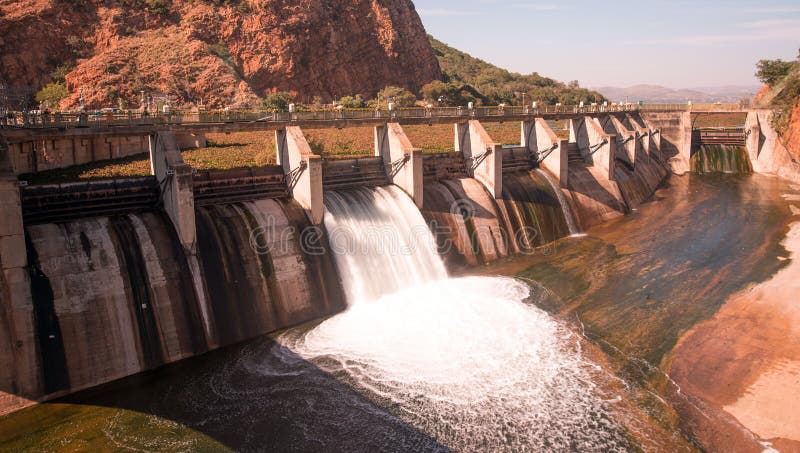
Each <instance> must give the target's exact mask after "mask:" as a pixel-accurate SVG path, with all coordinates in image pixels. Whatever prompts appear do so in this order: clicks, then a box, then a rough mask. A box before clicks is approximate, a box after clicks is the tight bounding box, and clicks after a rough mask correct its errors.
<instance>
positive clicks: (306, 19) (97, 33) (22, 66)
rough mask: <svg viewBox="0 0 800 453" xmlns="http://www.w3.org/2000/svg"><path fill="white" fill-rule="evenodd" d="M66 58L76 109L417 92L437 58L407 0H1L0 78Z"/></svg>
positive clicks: (46, 71) (33, 77) (37, 84)
mask: <svg viewBox="0 0 800 453" xmlns="http://www.w3.org/2000/svg"><path fill="white" fill-rule="evenodd" d="M64 66H66V67H67V68H68V69H67V71H66V77H65V79H66V85H67V87H68V89H69V91H70V95H69V97H68V98H66V99H65V100H64V101H62V105H61V107H62V108H71V107H75V106H76V105H77V104H78V99H79V97H80V92H81V90H83V97H84V99H85V100H86V103H87V105H88V106H89V107H101V106H102V107H107V106H116V105H117V103H118V102H119V100H120V99H121V100H122V101H124V102H126V103H127V104H128V105H129V106H138V104H139V102H138V101H139V99H140V97H141V95H140V92H141V91H147V92H149V93H162V94H165V95H170V96H172V97H174V98H175V99H176V100H177V101H178V102H179V103H191V104H198V103H200V102H201V101H202V102H203V103H204V104H205V105H206V106H222V105H231V104H234V105H240V106H244V105H254V104H256V103H257V101H258V99H259V98H261V97H264V96H265V95H266V94H268V93H270V92H274V91H292V92H294V93H295V94H296V95H297V97H298V100H299V101H301V102H309V101H311V100H312V98H313V97H314V96H320V97H321V98H322V99H323V100H329V99H331V98H333V97H335V96H343V95H349V94H359V93H360V94H363V95H372V94H374V93H375V92H376V91H378V90H380V89H381V88H383V87H385V86H387V85H396V86H401V87H405V88H409V89H411V90H414V91H417V90H419V88H420V87H421V86H422V85H424V84H426V83H428V82H430V81H431V80H434V79H438V78H439V77H440V76H441V74H440V70H439V64H438V62H437V59H436V56H435V55H434V53H433V51H432V49H431V45H430V43H429V42H428V39H427V37H426V34H425V30H424V28H423V25H422V22H421V20H420V18H419V16H418V14H417V12H416V10H415V9H414V5H413V4H412V2H411V1H410V0H327V1H316V0H194V1H192V0H84V1H66V0H16V1H12V0H0V83H3V82H4V83H6V84H9V85H15V86H20V85H30V86H33V87H34V88H36V89H39V88H41V87H43V86H44V85H46V84H47V83H49V82H51V80H52V77H53V76H52V73H53V72H54V70H55V69H56V68H59V67H64Z"/></svg>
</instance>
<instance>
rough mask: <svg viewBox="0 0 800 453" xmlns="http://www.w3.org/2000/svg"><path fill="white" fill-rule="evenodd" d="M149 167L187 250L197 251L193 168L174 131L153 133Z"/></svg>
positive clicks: (190, 252) (166, 208)
mask: <svg viewBox="0 0 800 453" xmlns="http://www.w3.org/2000/svg"><path fill="white" fill-rule="evenodd" d="M150 168H151V170H152V173H153V175H154V176H155V177H156V180H157V181H158V185H159V187H161V198H162V200H163V201H164V210H165V211H166V212H167V215H168V216H169V218H170V220H172V224H173V226H174V227H175V231H177V233H178V237H179V238H180V241H181V244H182V245H183V248H184V250H186V252H187V253H188V254H189V255H195V254H196V253H197V230H196V226H195V213H194V190H193V180H192V168H191V167H190V166H189V165H187V164H186V163H184V161H183V156H181V151H180V149H179V148H178V141H177V138H176V137H175V134H173V133H172V132H159V133H157V134H155V135H153V136H151V137H150Z"/></svg>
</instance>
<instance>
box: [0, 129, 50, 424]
mask: <svg viewBox="0 0 800 453" xmlns="http://www.w3.org/2000/svg"><path fill="white" fill-rule="evenodd" d="M18 186H19V182H18V180H17V178H16V176H15V175H14V170H13V168H12V165H11V162H10V159H9V155H8V146H7V144H6V142H5V140H4V139H3V138H2V137H0V213H2V214H0V363H2V364H3V366H2V370H0V409H4V408H8V407H10V406H18V405H21V404H24V398H31V399H35V398H37V397H40V396H42V392H43V388H42V382H41V376H40V373H39V370H40V364H39V355H38V353H37V351H38V348H37V345H36V331H35V327H34V319H33V302H32V298H31V284H30V277H29V275H28V270H27V266H28V255H27V249H26V247H25V230H24V225H23V222H22V203H21V202H20V192H19V187H18Z"/></svg>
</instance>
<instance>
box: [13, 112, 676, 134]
mask: <svg viewBox="0 0 800 453" xmlns="http://www.w3.org/2000/svg"><path fill="white" fill-rule="evenodd" d="M636 111H639V110H638V109H637V108H633V107H630V108H617V109H613V108H604V107H564V106H559V107H542V108H539V109H533V108H529V107H504V108H500V107H480V108H475V109H472V110H470V109H466V108H457V107H452V108H450V107H448V108H435V109H425V108H410V109H402V110H394V111H391V112H390V111H386V110H343V111H309V112H295V113H290V112H243V111H229V112H224V111H223V112H200V113H197V112H195V113H175V114H159V115H143V114H141V113H133V112H128V113H125V114H108V115H86V114H80V115H76V114H54V115H37V116H33V115H25V116H23V117H21V118H19V119H15V120H14V124H13V125H12V124H4V125H0V134H2V135H3V136H4V137H6V139H7V140H8V141H9V143H20V142H25V141H30V140H39V139H55V138H69V137H87V136H144V135H151V134H154V133H157V132H160V131H174V132H184V133H206V132H221V133H231V132H248V131H267V130H276V129H282V128H285V127H287V126H300V127H302V128H305V129H321V128H340V129H341V128H346V127H355V126H377V125H381V124H385V123H387V122H397V123H400V124H402V125H433V124H454V123H458V122H463V121H467V120H472V119H475V120H480V121H482V122H489V123H491V122H506V121H532V120H534V119H535V118H545V119H547V120H550V121H557V120H566V119H570V118H577V117H581V116H585V115H605V114H616V115H625V114H627V113H632V112H636ZM648 111H662V112H669V111H680V110H676V109H675V108H672V107H670V108H666V107H665V108H663V109H655V110H651V109H648Z"/></svg>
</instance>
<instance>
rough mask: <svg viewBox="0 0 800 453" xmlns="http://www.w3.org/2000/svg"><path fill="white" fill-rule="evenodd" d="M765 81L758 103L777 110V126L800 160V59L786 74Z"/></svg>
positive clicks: (757, 99) (783, 139) (791, 150)
mask: <svg viewBox="0 0 800 453" xmlns="http://www.w3.org/2000/svg"><path fill="white" fill-rule="evenodd" d="M765 82H768V83H767V84H766V85H765V86H764V88H762V90H761V92H759V93H758V96H757V97H756V103H757V105H758V106H760V107H765V108H771V109H773V110H774V111H775V127H776V129H777V130H778V132H779V133H780V134H781V141H782V142H783V144H784V145H785V146H786V148H787V149H788V150H789V152H790V153H792V155H793V156H794V157H795V159H797V160H798V161H800V59H798V61H795V62H794V64H793V65H791V66H790V67H789V70H788V71H786V72H785V74H780V75H778V76H774V77H772V80H765ZM769 82H772V83H769Z"/></svg>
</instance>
